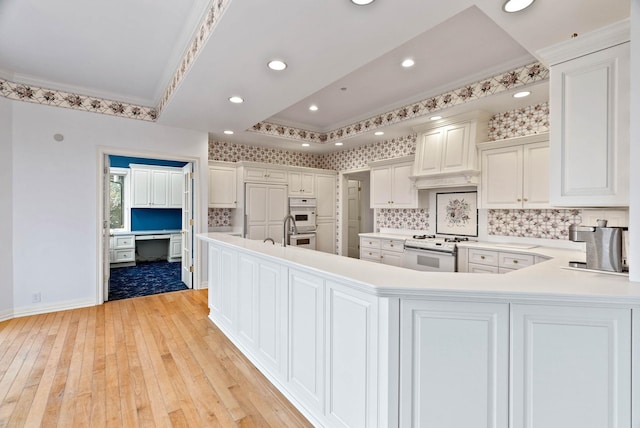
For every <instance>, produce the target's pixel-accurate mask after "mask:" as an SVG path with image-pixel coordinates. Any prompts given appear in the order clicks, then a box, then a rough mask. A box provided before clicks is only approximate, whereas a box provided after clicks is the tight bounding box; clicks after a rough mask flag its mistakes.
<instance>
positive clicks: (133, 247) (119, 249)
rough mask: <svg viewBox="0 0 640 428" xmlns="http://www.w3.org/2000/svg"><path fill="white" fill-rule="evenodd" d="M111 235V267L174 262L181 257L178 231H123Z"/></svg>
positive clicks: (180, 237)
mask: <svg viewBox="0 0 640 428" xmlns="http://www.w3.org/2000/svg"><path fill="white" fill-rule="evenodd" d="M112 235H113V236H112V237H111V241H110V242H111V264H112V267H120V266H135V263H136V261H154V260H168V261H170V262H175V261H178V260H180V259H181V257H182V234H181V231H180V230H179V229H170V230H144V231H131V232H125V231H123V232H114V233H112Z"/></svg>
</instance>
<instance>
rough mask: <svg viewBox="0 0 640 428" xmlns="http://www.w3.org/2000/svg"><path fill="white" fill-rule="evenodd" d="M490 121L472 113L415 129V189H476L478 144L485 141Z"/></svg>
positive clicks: (483, 115)
mask: <svg viewBox="0 0 640 428" xmlns="http://www.w3.org/2000/svg"><path fill="white" fill-rule="evenodd" d="M488 118H489V116H488V115H486V114H485V113H483V112H471V113H468V114H465V115H460V116H454V117H451V118H447V119H443V120H439V121H436V122H430V123H427V124H425V125H422V126H418V127H415V128H414V130H415V131H416V133H417V134H418V140H417V143H416V155H415V163H414V166H413V169H412V176H413V177H414V179H415V185H416V187H417V188H419V189H421V188H437V187H456V186H461V185H476V184H477V183H478V175H479V169H478V161H477V153H476V143H477V142H478V141H480V140H482V139H483V138H486V126H487V122H488Z"/></svg>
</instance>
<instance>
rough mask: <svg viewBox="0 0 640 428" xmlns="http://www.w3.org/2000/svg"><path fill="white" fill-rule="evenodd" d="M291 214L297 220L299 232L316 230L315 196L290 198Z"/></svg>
mask: <svg viewBox="0 0 640 428" xmlns="http://www.w3.org/2000/svg"><path fill="white" fill-rule="evenodd" d="M289 214H291V215H292V216H293V219H294V220H295V221H296V227H297V229H298V232H313V231H315V230H316V199H315V198H289Z"/></svg>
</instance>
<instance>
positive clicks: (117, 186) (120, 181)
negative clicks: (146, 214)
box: [109, 168, 129, 231]
mask: <svg viewBox="0 0 640 428" xmlns="http://www.w3.org/2000/svg"><path fill="white" fill-rule="evenodd" d="M109 221H110V228H111V229H112V230H113V229H117V230H118V229H119V230H126V231H128V230H129V170H128V169H123V168H111V170H110V174H109Z"/></svg>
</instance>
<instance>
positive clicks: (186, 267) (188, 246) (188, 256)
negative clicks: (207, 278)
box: [182, 163, 194, 288]
mask: <svg viewBox="0 0 640 428" xmlns="http://www.w3.org/2000/svg"><path fill="white" fill-rule="evenodd" d="M182 177H183V183H184V189H183V190H184V193H183V199H182V282H184V283H185V285H186V286H187V287H188V288H193V224H194V219H193V164H192V163H188V164H186V165H185V166H184V167H183V168H182Z"/></svg>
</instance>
